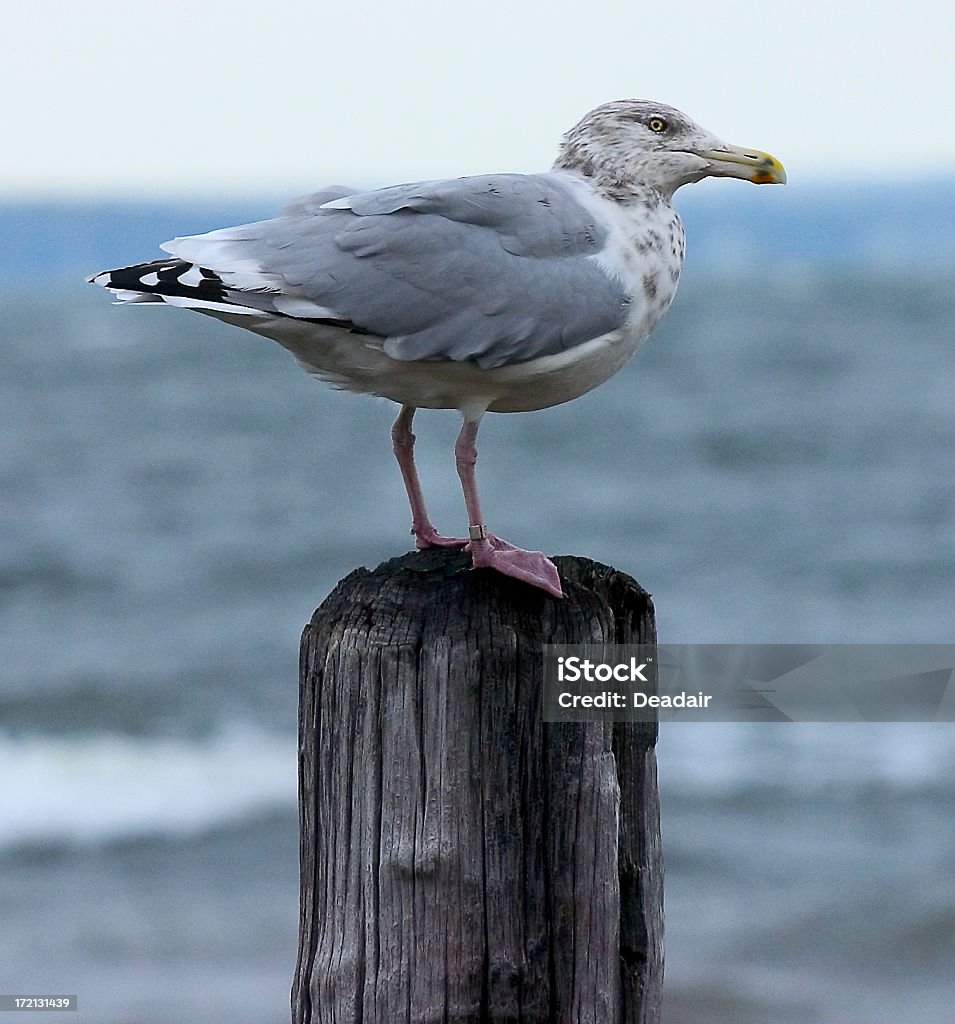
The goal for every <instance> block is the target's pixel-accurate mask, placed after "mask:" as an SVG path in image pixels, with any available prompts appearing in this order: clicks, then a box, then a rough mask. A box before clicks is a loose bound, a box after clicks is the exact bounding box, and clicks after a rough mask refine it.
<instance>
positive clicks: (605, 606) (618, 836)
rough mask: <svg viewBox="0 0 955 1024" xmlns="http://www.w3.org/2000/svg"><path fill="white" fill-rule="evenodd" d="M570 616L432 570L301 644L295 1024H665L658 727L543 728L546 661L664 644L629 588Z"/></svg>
mask: <svg viewBox="0 0 955 1024" xmlns="http://www.w3.org/2000/svg"><path fill="white" fill-rule="evenodd" d="M555 561H556V564H557V566H558V568H559V570H560V573H561V576H562V578H563V580H564V586H565V591H566V594H567V597H566V598H565V599H564V600H563V601H558V600H554V599H552V598H550V597H548V596H547V595H545V594H543V593H541V592H539V591H536V590H533V589H532V588H530V587H527V586H525V585H523V584H520V583H517V582H515V581H513V580H508V579H506V578H505V577H502V576H499V575H497V574H494V573H491V572H485V571H479V572H474V571H472V570H470V569H469V567H468V558H467V556H464V555H461V554H459V553H456V552H448V551H437V550H432V551H427V552H422V553H417V554H409V555H406V556H404V557H401V558H396V559H394V560H392V561H390V562H386V563H384V564H383V565H381V566H379V567H378V569H376V570H374V571H373V572H370V571H368V570H365V569H359V570H357V571H355V572H353V573H352V574H351V575H350V576H348V577H346V579H344V580H342V581H341V583H340V584H339V585H338V586H337V587H336V589H335V591H334V592H333V593H332V594H331V595H330V596H329V598H328V599H327V600H326V601H325V602H324V603H323V604H322V605H321V607H320V608H319V609H318V610H317V611H316V612H315V615H314V616H313V618H312V621H311V623H310V624H309V625H308V626H307V627H306V628H305V632H304V634H303V637H302V651H301V655H302V658H301V695H300V708H299V715H300V718H299V764H300V777H299V783H300V816H301V871H302V886H301V919H300V939H299V959H298V965H297V967H296V973H295V982H294V987H293V991H292V1017H293V1021H294V1022H295V1024H396V1022H405V1024H446V1022H447V1024H451V1022H453V1024H504V1022H508V1024H517V1022H521V1024H525V1022H526V1024H530V1022H534V1024H544V1022H546V1024H571V1022H573V1024H597V1022H599V1024H617V1022H619V1024H638V1022H639V1024H655V1022H657V1021H659V1012H660V1000H661V984H662V973H663V953H662V863H661V854H660V832H659V814H658V803H657V789H656V762H655V754H654V744H655V742H656V727H655V725H647V724H633V725H619V724H618V725H605V724H594V723H590V724H577V723H574V724H550V725H548V724H544V723H543V722H542V720H541V689H542V663H541V650H540V649H541V645H542V644H544V643H586V642H601V641H611V642H617V643H652V642H654V640H655V635H654V623H653V608H652V604H651V602H650V599H649V595H647V594H646V593H645V592H644V591H643V590H642V589H641V588H640V587H639V586H638V585H637V584H636V583H635V582H634V581H633V580H632V579H631V578H630V577H629V576H626V575H625V574H623V573H619V572H617V571H616V570H614V569H611V568H609V567H607V566H602V565H598V564H597V563H594V562H591V561H589V560H588V559H583V558H575V557H563V558H557V559H555Z"/></svg>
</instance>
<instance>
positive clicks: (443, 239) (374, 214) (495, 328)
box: [164, 174, 627, 368]
mask: <svg viewBox="0 0 955 1024" xmlns="http://www.w3.org/2000/svg"><path fill="white" fill-rule="evenodd" d="M336 191H338V190H327V191H325V192H323V193H320V194H319V195H318V196H316V197H314V198H313V199H305V200H299V201H298V202H297V203H296V204H295V205H294V206H292V207H291V209H290V210H289V211H288V212H286V213H285V215H284V216H281V217H278V218H277V219H275V220H271V221H264V222H261V223H259V224H253V225H244V226H243V227H241V228H232V229H226V230H225V231H222V232H213V233H212V234H210V235H207V236H197V237H194V238H190V239H177V240H176V241H175V242H174V243H170V244H169V245H168V246H164V248H167V249H168V250H169V251H170V252H173V253H175V254H176V255H177V256H181V257H183V258H185V259H188V260H192V261H193V262H196V263H198V264H200V265H202V266H206V267H209V268H210V269H212V270H214V271H216V272H217V273H220V274H222V276H223V279H224V280H225V281H226V282H227V283H228V284H230V285H232V286H233V287H234V286H236V285H239V286H240V287H244V288H247V289H249V290H250V291H257V292H259V293H262V292H263V291H265V292H271V293H273V299H272V301H273V302H274V304H275V307H276V309H278V310H279V311H282V312H286V313H287V314H291V315H299V316H310V317H311V318H315V319H322V318H329V319H333V320H337V321H345V322H347V323H348V324H349V325H351V326H353V327H354V328H355V329H357V330H360V331H362V332H366V333H370V334H375V335H378V336H380V337H382V338H383V339H385V340H384V348H385V351H386V352H387V353H388V354H389V355H391V356H392V357H394V358H396V359H402V360H414V359H438V360H458V361H463V360H473V361H475V362H477V363H478V364H479V365H480V366H482V367H486V368H490V367H495V366H502V365H505V364H507V363H515V362H525V361H527V360H529V359H534V358H537V357H539V356H543V355H552V354H555V353H558V352H561V351H564V350H566V349H569V348H573V347H574V346H575V345H579V344H581V343H583V342H585V341H588V340H590V339H592V338H595V337H599V336H600V335H602V334H605V333H607V332H608V331H612V330H614V329H616V328H618V327H620V326H621V325H622V323H623V321H624V319H625V317H626V313H627V298H626V296H625V294H624V292H623V289H622V287H621V285H620V283H619V282H618V281H616V280H614V279H613V278H611V277H610V276H609V275H608V274H607V273H606V272H604V271H603V270H602V269H601V268H600V266H598V265H597V264H596V263H595V262H594V260H593V257H594V256H595V255H596V254H597V253H599V252H600V251H601V250H602V248H603V245H604V243H605V239H606V234H607V232H606V229H605V228H604V227H603V226H602V225H601V224H600V223H599V222H598V221H597V219H596V218H595V217H594V216H593V215H592V214H590V213H589V212H588V211H587V210H586V209H585V208H584V207H583V206H582V205H581V204H580V203H579V202H578V201H577V200H576V199H575V198H574V196H573V194H572V193H571V191H570V189H569V188H568V187H567V186H566V185H565V184H564V183H563V182H562V181H561V180H560V179H559V178H558V177H556V176H553V175H546V174H544V175H517V174H501V175H488V176H481V177H472V178H461V179H457V180H452V181H436V182H425V183H421V184H416V185H400V186H396V187H394V188H386V189H381V190H379V191H375V192H367V193H360V194H358V195H351V196H345V197H334V198H332V194H333V193H334V192H336ZM326 197H329V198H331V201H330V202H329V198H326ZM318 199H321V200H322V202H321V203H319V202H318V201H317V200H318ZM204 240H205V241H204ZM217 256H218V262H217V259H216V257H217Z"/></svg>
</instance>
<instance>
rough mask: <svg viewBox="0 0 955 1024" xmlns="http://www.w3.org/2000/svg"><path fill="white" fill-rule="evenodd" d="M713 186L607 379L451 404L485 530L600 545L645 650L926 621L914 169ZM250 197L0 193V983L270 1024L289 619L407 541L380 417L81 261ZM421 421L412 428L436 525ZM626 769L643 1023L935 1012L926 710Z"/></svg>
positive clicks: (945, 358) (928, 560) (954, 1001)
mask: <svg viewBox="0 0 955 1024" xmlns="http://www.w3.org/2000/svg"><path fill="white" fill-rule="evenodd" d="M723 184H725V183H723ZM748 191H750V192H751V193H752V194H753V195H752V196H750V197H745V198H737V196H742V193H733V194H732V195H731V194H730V193H726V194H725V195H728V196H730V198H727V199H724V198H723V195H724V194H723V193H720V192H718V191H717V190H706V189H700V190H699V195H698V196H696V197H689V198H688V201H687V202H685V203H683V204H682V205H683V207H684V209H685V211H686V212H685V219H686V220H687V230H688V237H689V247H690V249H689V260H688V265H687V269H686V272H685V275H684V280H683V282H682V284H681V286H680V294H679V295H678V297H677V300H676V303H675V304H674V307H673V308H672V310H671V311H670V313H669V314H668V315H667V318H666V319H665V321H664V323H663V324H662V325H661V327H660V328H659V329H658V330H657V331H656V332H655V334H654V336H653V337H652V339H651V341H650V342H649V343H648V345H647V346H646V347H645V348H644V349H643V350H642V351H641V352H640V353H639V354H638V356H637V357H636V359H635V360H634V361H633V362H632V363H631V364H630V365H629V366H627V367H626V368H625V369H624V370H623V371H622V372H621V373H620V374H618V375H617V377H615V378H614V379H613V380H612V381H610V382H609V383H608V384H606V385H605V386H604V387H602V388H600V389H599V390H598V391H596V392H594V393H592V394H591V395H589V396H586V397H584V398H582V399H580V400H578V401H577V402H574V403H572V404H570V405H568V406H565V407H562V408H559V409H554V410H548V411H545V412H541V413H537V414H534V415H524V416H520V415H519V416H498V417H489V418H488V419H487V420H486V421H485V424H484V426H483V427H482V434H481V458H480V461H479V474H480V479H481V482H482V494H483V496H484V501H485V507H486V511H487V514H488V518H489V521H490V522H491V523H492V524H493V525H494V526H495V528H496V529H498V530H499V531H500V532H501V533H502V534H503V535H504V536H506V537H508V538H509V539H511V540H513V541H514V542H516V543H522V544H525V545H527V546H532V547H542V548H543V549H544V550H546V551H550V552H553V553H564V552H573V553H577V554H583V555H588V556H590V557H593V558H597V559H599V560H602V561H606V562H609V563H611V564H614V565H616V566H618V567H619V568H621V569H624V570H626V571H628V572H630V573H631V574H632V575H634V576H635V577H636V578H637V579H638V580H640V582H641V583H642V584H643V585H644V586H645V587H647V589H649V590H650V591H651V592H652V593H653V595H654V600H655V602H656V606H657V613H658V628H659V633H660V637H661V639H662V640H666V641H668V642H671V643H677V642H692V641H706V642H719V641H728V642H797V643H807V642H862V641H866V642H872V641H877V642H892V641H908V642H916V641H925V642H943V643H950V642H952V633H953V625H952V620H953V612H955V459H953V440H955V344H953V343H955V185H953V184H946V183H936V184H935V185H932V186H931V187H930V188H926V189H924V190H922V191H920V192H917V191H914V190H912V189H908V188H902V187H897V188H894V189H893V188H890V187H884V188H876V187H872V188H869V189H860V190H857V191H856V192H854V193H853V194H852V195H851V196H843V195H840V194H838V193H835V192H833V191H818V190H817V192H815V193H813V192H811V191H808V190H802V191H800V189H799V188H798V187H797V188H793V189H787V190H748ZM777 197H778V198H777ZM269 205H270V204H267V203H263V204H262V206H261V208H258V209H253V208H245V209H240V208H239V207H235V208H234V209H231V210H229V209H226V208H225V207H223V208H222V209H215V210H210V209H205V210H203V209H201V208H199V207H196V206H193V207H182V208H171V207H170V208H159V207H148V208H147V207H137V208H122V207H106V206H102V207H71V206H61V207H50V206H34V207H17V208H12V207H9V208H6V209H0V229H2V239H0V252H2V254H3V260H4V275H5V280H6V284H5V287H4V290H3V293H2V296H0V310H2V314H3V315H2V318H0V333H2V338H0V517H2V523H3V528H2V531H0V644H2V649H0V779H2V780H3V781H2V786H0V991H3V992H17V991H33V992H73V993H76V994H77V995H78V997H79V1001H80V1006H81V1008H82V1009H81V1011H80V1012H79V1014H78V1019H80V1020H88V1021H91V1022H96V1024H172V1022H179V1021H185V1020H195V1021H202V1022H204V1024H220V1022H222V1024H224V1022H226V1021H228V1022H230V1024H272V1022H281V1021H284V1020H287V1017H288V1012H287V1009H286V1007H287V998H288V989H289V985H290V980H291V974H292V970H293V967H294V957H295V943H296V929H297V913H298V907H297V822H296V811H295V799H296V783H295V736H294V728H295V704H296V698H297V693H296V684H297V644H298V637H299V633H300V630H301V628H302V626H303V624H304V623H305V622H306V621H307V620H308V618H309V616H310V615H311V612H312V610H313V608H314V607H315V606H316V605H317V604H318V603H319V602H320V601H321V599H322V598H323V597H324V596H325V594H326V593H327V592H328V591H329V590H330V589H331V587H332V586H334V584H335V582H336V581H337V580H338V579H339V578H340V577H341V576H343V575H344V574H346V573H347V572H349V571H350V570H351V569H352V568H354V567H355V566H357V565H362V564H365V565H373V564H377V562H379V561H381V560H383V559H385V558H388V557H390V556H392V555H394V554H396V553H398V552H400V551H403V550H406V549H407V548H408V546H409V545H408V541H409V537H408V533H407V527H408V524H407V513H406V508H405V504H404V497H403V491H402V487H401V482H400V478H399V476H398V473H397V470H396V469H395V467H394V466H393V464H392V457H391V453H390V448H389V443H388V427H389V425H390V422H391V419H392V418H393V415H394V409H393V407H391V406H390V405H389V404H388V403H386V402H383V401H378V400H373V399H369V398H364V397H360V396H350V395H343V394H337V393H333V392H331V391H329V390H327V389H326V388H325V387H324V386H322V385H319V384H317V383H315V382H314V381H311V380H309V379H308V378H307V377H306V376H305V375H304V374H302V373H301V372H300V371H299V370H298V369H297V367H296V366H295V365H294V362H293V361H292V360H291V358H290V357H289V356H288V355H287V354H286V353H284V352H283V351H282V350H281V349H280V348H278V347H277V346H274V345H272V344H271V343H269V342H267V341H265V340H264V339H259V338H256V337H254V336H253V335H251V334H246V333H245V332H242V331H237V330H235V329H231V328H227V327H225V326H224V325H220V324H217V323H215V322H212V321H209V320H206V319H205V318H203V317H198V316H194V315H190V314H187V313H185V312H182V311H179V310H172V309H168V308H153V307H145V308H143V307H141V308H114V307H112V306H111V305H110V304H109V302H108V297H107V296H106V295H105V294H103V293H102V292H100V291H99V290H94V289H92V288H89V287H87V286H85V285H83V284H82V280H81V279H82V276H83V275H84V274H86V273H89V272H92V271H95V270H98V269H102V268H103V267H105V266H111V265H118V264H120V263H123V262H124V261H132V260H134V259H141V258H146V257H148V256H149V254H150V253H152V252H154V251H155V245H154V243H156V242H159V241H162V240H163V239H165V238H167V237H170V236H172V235H173V234H176V233H183V232H184V231H185V232H188V231H192V230H196V231H198V230H203V229H205V228H209V227H214V226H216V225H217V224H222V223H229V222H230V221H231V222H234V221H235V220H237V219H240V218H243V217H253V216H259V215H263V214H265V213H266V212H267V211H268V209H269ZM926 239H927V240H928V246H927V247H926ZM456 428H457V424H456V422H455V417H454V416H453V414H449V413H434V412H431V413H428V412H424V413H421V414H420V415H419V420H418V421H416V429H417V433H418V437H419V445H418V451H419V461H420V466H421V471H422V477H423V480H424V484H425V489H426V492H427V494H428V497H429V502H430V505H431V507H432V512H433V515H434V518H435V521H436V523H437V524H438V526H439V528H444V529H445V530H447V531H449V532H451V531H454V530H460V529H461V527H462V523H463V516H462V510H461V508H460V504H461V502H460V497H459V493H458V489H457V482H456V478H455V475H454V469H453V459H452V457H451V444H452V443H453V438H454V434H455V432H456ZM659 757H660V779H661V795H662V812H663V829H664V850H665V857H666V869H667V887H666V900H667V985H666V991H667V1003H666V1012H667V1015H666V1021H667V1024H704V1022H706V1024H724V1022H725V1024H790V1022H797V1021H798V1022H801V1024H802V1022H814V1024H888V1022H890V1021H891V1022H896V1021H898V1020H899V1019H905V1020H907V1021H910V1022H913V1024H915V1022H919V1024H921V1022H926V1024H952V1022H955V1010H953V1007H955V977H953V971H952V964H953V962H955V843H953V835H955V730H953V728H952V727H951V726H945V725H917V724H905V725H902V724H885V723H882V724H879V725H829V726H814V725H778V724H776V725H767V724H758V725H757V724H747V725H742V724H739V725H734V724H726V725H695V726H690V725H682V726H681V725H670V726H669V727H665V728H664V729H663V730H662V733H661V739H660V745H659ZM47 1018H50V1019H53V1020H58V1019H59V1018H57V1017H54V1016H53V1015H52V1014H38V1015H36V1019H38V1020H45V1019H47Z"/></svg>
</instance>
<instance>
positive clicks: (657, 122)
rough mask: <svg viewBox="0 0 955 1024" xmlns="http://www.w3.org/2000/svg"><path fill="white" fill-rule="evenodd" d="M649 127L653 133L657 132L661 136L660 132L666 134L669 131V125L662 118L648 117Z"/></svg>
mask: <svg viewBox="0 0 955 1024" xmlns="http://www.w3.org/2000/svg"><path fill="white" fill-rule="evenodd" d="M647 127H648V128H649V129H650V131H651V132H657V133H658V134H659V133H660V132H665V131H666V130H667V127H668V125H667V123H666V121H664V120H663V118H662V117H648V118H647Z"/></svg>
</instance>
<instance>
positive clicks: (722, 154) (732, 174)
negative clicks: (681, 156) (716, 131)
mask: <svg viewBox="0 0 955 1024" xmlns="http://www.w3.org/2000/svg"><path fill="white" fill-rule="evenodd" d="M696 155H697V156H700V157H702V158H703V159H704V160H709V161H710V168H709V171H708V173H709V174H711V175H713V176H714V177H718V178H742V179H743V180H744V181H752V182H754V183H755V184H757V185H785V184H786V171H785V168H784V167H783V165H782V164H781V163H780V162H779V161H778V160H777V159H776V157H774V156H770V155H769V153H764V152H762V150H759V149H743V148H742V147H741V146H725V147H720V148H719V149H708V150H704V151H702V152H699V153H697V154H696Z"/></svg>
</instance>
